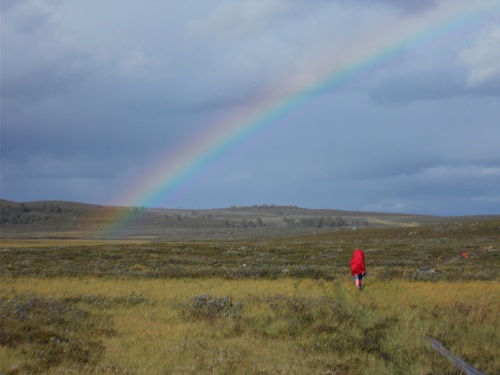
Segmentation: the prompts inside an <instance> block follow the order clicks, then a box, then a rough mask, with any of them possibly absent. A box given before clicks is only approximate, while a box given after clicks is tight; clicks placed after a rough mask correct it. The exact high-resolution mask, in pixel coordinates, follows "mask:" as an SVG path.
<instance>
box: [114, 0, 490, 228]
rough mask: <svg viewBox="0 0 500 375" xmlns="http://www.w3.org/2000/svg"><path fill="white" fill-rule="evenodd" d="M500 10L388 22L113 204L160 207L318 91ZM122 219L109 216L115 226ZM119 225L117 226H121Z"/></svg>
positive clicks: (152, 171) (239, 114) (466, 5)
mask: <svg viewBox="0 0 500 375" xmlns="http://www.w3.org/2000/svg"><path fill="white" fill-rule="evenodd" d="M499 14H500V4H499V2H498V1H495V0H493V1H491V0H486V1H459V0H457V1H449V2H445V4H444V5H439V6H437V7H436V9H434V10H432V11H429V12H427V13H422V14H420V15H417V16H407V17H403V19H400V20H398V21H395V22H393V23H392V24H391V23H389V24H387V25H385V27H384V28H383V29H381V30H378V31H377V32H376V33H374V34H373V35H371V36H369V37H367V38H366V39H364V40H362V41H360V42H359V43H356V44H355V45H350V46H349V47H348V48H345V49H344V50H342V56H341V57H339V54H333V53H332V54H331V55H328V54H327V55H326V56H325V57H324V59H323V63H322V64H319V66H318V67H316V69H315V74H314V75H312V76H304V77H299V78H300V79H299V80H298V82H295V83H293V84H291V85H290V84H289V83H285V82H281V83H278V84H276V85H275V87H273V88H271V89H269V90H267V91H266V92H265V93H260V95H259V96H258V97H254V98H251V99H249V100H248V101H247V103H245V105H244V106H242V107H241V108H240V109H239V110H236V111H235V112H234V113H233V114H232V115H231V116H228V117H227V118H225V119H224V120H222V121H218V122H217V123H215V124H212V125H211V126H207V127H206V129H207V131H206V132H205V133H203V134H200V135H198V136H197V137H195V138H193V139H189V141H188V142H187V143H186V144H184V145H182V146H181V147H179V148H178V149H177V150H176V151H175V152H169V153H167V154H165V155H164V156H163V157H160V158H159V159H158V161H157V162H156V163H154V164H153V165H151V166H150V167H149V168H148V169H147V170H146V171H145V172H144V173H143V174H142V175H141V176H140V177H139V178H137V181H138V182H137V183H136V184H135V185H132V186H131V187H129V188H127V189H125V190H124V191H123V192H122V194H121V195H119V196H118V199H117V200H116V202H113V204H114V205H123V206H129V207H130V206H136V207H137V206H139V207H140V206H143V207H155V206H159V205H160V206H161V202H162V200H163V199H164V198H165V197H172V196H174V195H175V194H180V193H181V191H182V188H183V187H184V186H185V185H187V184H188V183H189V181H190V180H192V179H193V178H195V177H196V176H199V175H200V174H201V173H204V172H205V171H207V170H210V168H211V167H213V166H214V165H215V164H216V163H217V162H220V161H222V160H224V158H225V157H227V156H228V155H229V154H230V153H231V152H234V151H235V150H237V149H238V148H239V147H240V146H241V145H243V144H245V142H248V140H250V139H252V138H253V137H255V136H257V135H258V134H259V133H262V132H263V131H264V130H265V129H271V128H272V127H273V126H278V125H276V124H278V123H280V122H281V123H282V122H283V121H282V120H283V118H284V117H285V116H286V115H287V114H289V113H291V112H292V111H293V110H295V109H296V108H300V107H303V106H304V105H305V104H306V103H307V102H308V100H310V98H311V97H312V96H314V95H317V94H321V93H322V92H340V91H341V90H342V89H343V88H345V87H349V85H353V84H355V83H356V82H357V81H358V80H362V79H363V77H366V76H367V75H368V76H369V75H370V73H371V72H372V71H375V70H377V69H380V68H381V67H383V66H384V65H385V64H391V63H392V62H394V61H395V60H396V58H397V57H398V56H399V55H401V54H402V53H403V52H404V51H405V50H406V49H407V48H412V47H418V48H423V47H426V46H432V45H433V44H435V43H439V42H441V41H443V40H446V38H447V37H457V36H460V35H461V33H462V32H464V31H467V28H468V27H469V26H470V25H477V24H479V25H480V24H481V23H483V22H484V21H485V20H486V19H487V18H488V17H490V16H498V15H499ZM119 221H120V220H119V218H113V219H111V222H110V224H114V225H112V226H113V228H116V227H117V225H116V223H117V222H119ZM118 226H119V225H118Z"/></svg>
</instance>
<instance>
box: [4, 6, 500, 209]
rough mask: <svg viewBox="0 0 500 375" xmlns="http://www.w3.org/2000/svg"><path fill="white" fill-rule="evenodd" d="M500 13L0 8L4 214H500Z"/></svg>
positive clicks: (458, 9)
mask: <svg viewBox="0 0 500 375" xmlns="http://www.w3.org/2000/svg"><path fill="white" fill-rule="evenodd" d="M499 145H500V1H498V0H477V1H474V2H471V1H469V0H370V1H369V0H359V1H347V0H342V1H341V0H240V1H233V0H172V1H160V0H144V1H132V0H105V1H103V0H2V2H1V194H0V196H1V198H2V199H7V200H13V201H18V202H27V201H37V200H66V201H77V202H84V203H94V204H102V205H127V206H145V207H164V208H193V209H204V208H223V207H230V206H251V205H261V204H268V205H272V204H274V205H295V206H299V207H306V208H320V209H321V208H325V209H327V208H328V209H343V210H352V211H372V212H394V213H413V214H426V215H443V216H450V215H476V214H500V146H499Z"/></svg>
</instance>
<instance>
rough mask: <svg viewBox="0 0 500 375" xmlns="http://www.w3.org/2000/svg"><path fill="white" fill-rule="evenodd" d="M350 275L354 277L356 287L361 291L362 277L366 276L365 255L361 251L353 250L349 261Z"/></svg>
mask: <svg viewBox="0 0 500 375" xmlns="http://www.w3.org/2000/svg"><path fill="white" fill-rule="evenodd" d="M351 274H352V275H353V276H354V280H355V282H356V287H357V288H358V289H359V290H362V289H363V276H365V275H366V267H365V253H364V252H363V250H361V249H356V250H354V253H353V255H352V259H351Z"/></svg>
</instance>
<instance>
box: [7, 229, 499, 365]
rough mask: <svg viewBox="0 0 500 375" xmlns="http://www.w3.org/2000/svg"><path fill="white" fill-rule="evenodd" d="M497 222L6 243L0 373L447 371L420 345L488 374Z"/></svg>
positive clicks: (493, 335) (495, 316)
mask: <svg viewBox="0 0 500 375" xmlns="http://www.w3.org/2000/svg"><path fill="white" fill-rule="evenodd" d="M499 229H500V223H499V222H498V221H489V222H488V221H484V222H471V223H451V224H440V225H432V226H427V227H426V226H420V227H417V228H365V229H359V230H355V231H354V230H345V231H331V232H330V233H323V234H316V235H307V236H306V235H301V236H288V237H279V238H262V239H246V240H234V241H216V240H212V241H193V242H157V241H155V242H147V241H136V242H132V241H96V240H92V241H84V240H57V239H50V240H43V239H37V240H16V239H5V240H4V241H2V245H1V247H0V374H32V373H47V374H87V373H88V374H102V373H104V374H106V373H108V374H198V373H214V374H459V372H458V370H456V369H455V368H454V367H453V365H452V364H451V363H449V362H448V361H447V360H446V359H444V358H442V357H441V356H440V355H439V354H438V353H436V352H434V351H433V350H432V349H431V348H430V346H429V344H428V343H427V341H426V337H427V336H430V337H434V338H436V339H438V340H439V341H441V342H443V343H444V344H445V345H446V346H447V347H448V348H450V349H451V350H452V351H453V352H455V353H456V354H458V355H460V356H461V357H462V358H464V359H465V360H467V361H468V362H470V363H471V364H473V365H474V366H475V367H477V368H478V369H480V370H481V371H483V372H485V373H487V374H495V373H499V372H500V360H499V358H500V356H499V355H498V342H499V341H500V340H499V334H498V332H500V329H499V328H500V327H499V314H500V283H499V281H500V280H499V265H500V262H499V251H498V249H499V247H500V230H499ZM356 247H361V248H363V249H364V250H365V252H366V256H367V268H368V277H367V279H366V281H365V290H364V291H362V292H360V291H358V290H356V289H355V287H354V285H353V282H352V280H351V278H350V276H349V268H348V264H349V258H350V256H351V254H352V250H353V249H354V248H356ZM464 252H465V253H467V257H466V258H465V257H462V255H461V254H462V253H464Z"/></svg>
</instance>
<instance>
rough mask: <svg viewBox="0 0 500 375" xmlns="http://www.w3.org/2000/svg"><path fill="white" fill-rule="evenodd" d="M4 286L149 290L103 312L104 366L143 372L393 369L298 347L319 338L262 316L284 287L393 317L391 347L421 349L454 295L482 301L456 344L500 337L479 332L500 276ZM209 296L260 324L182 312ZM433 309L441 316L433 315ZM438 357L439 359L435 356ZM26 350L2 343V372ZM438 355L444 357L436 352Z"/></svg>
mask: <svg viewBox="0 0 500 375" xmlns="http://www.w3.org/2000/svg"><path fill="white" fill-rule="evenodd" d="M0 293H1V295H4V296H6V295H7V296H8V295H13V294H21V293H33V294H37V295H42V296H46V297H53V298H68V297H75V296H82V295H83V296H89V295H94V296H105V297H119V296H130V295H136V296H141V297H143V298H145V299H146V302H145V303H142V304H139V305H136V306H123V305H117V306H112V307H110V308H108V309H107V311H106V313H108V314H110V315H111V316H112V318H113V321H114V328H115V330H116V332H117V334H116V335H115V336H113V337H102V341H103V343H104V345H105V347H106V351H105V357H104V359H103V360H102V362H101V363H100V364H99V366H100V367H99V368H100V369H119V371H122V372H126V371H129V372H131V373H137V374H157V373H178V374H183V373H199V372H213V373H228V374H229V373H238V374H253V373H258V372H262V373H308V372H310V373H325V371H326V370H325V365H324V363H325V361H326V363H329V365H328V366H330V367H329V368H332V369H334V368H336V369H337V371H340V370H341V369H342V368H347V367H345V366H346V363H348V361H352V360H358V361H359V360H362V361H363V362H364V364H363V366H362V367H361V368H363V369H365V370H366V372H362V373H380V374H390V373H391V372H392V371H393V370H394V369H392V368H391V367H390V365H387V364H386V363H385V362H384V361H381V360H380V359H377V358H376V357H375V356H373V355H371V354H366V355H363V356H361V357H360V356H359V355H358V356H356V357H351V356H350V354H349V353H344V354H336V353H324V354H311V353H309V352H307V351H301V349H300V348H301V347H304V348H305V347H308V346H310V345H314V341H315V339H308V338H301V337H288V336H283V335H281V336H280V335H278V334H274V333H275V332H282V331H283V329H285V328H286V327H283V326H282V325H283V324H284V323H283V322H282V321H279V320H276V322H265V317H266V316H269V315H268V313H269V311H266V309H267V310H269V307H266V306H265V305H264V304H263V303H262V302H261V300H259V298H260V299H262V298H264V297H269V296H275V295H277V294H281V295H284V296H290V297H307V298H309V297H310V298H318V297H326V298H332V299H333V300H338V301H340V302H342V303H344V304H345V306H347V308H348V310H349V313H352V314H367V318H366V319H374V320H376V319H379V318H381V317H389V318H390V317H394V318H395V319H397V320H398V325H397V328H394V329H393V331H394V332H391V336H390V339H388V340H386V341H385V342H384V345H385V346H386V348H385V349H386V350H388V351H391V352H393V353H394V355H395V356H398V355H400V356H405V355H406V354H405V353H406V351H412V350H414V349H415V347H424V346H425V345H426V344H425V335H427V334H439V333H440V332H442V331H443V332H444V331H445V330H446V329H447V328H446V324H449V323H450V322H453V320H452V319H453V311H450V315H449V316H448V315H446V314H447V307H450V306H458V305H456V304H457V303H458V304H461V305H459V307H460V306H475V308H476V309H477V311H476V312H475V311H472V312H471V313H470V314H469V315H467V316H468V319H471V320H472V322H471V324H475V325H474V330H475V331H476V332H470V330H468V329H467V327H463V331H464V337H463V341H460V342H458V343H457V348H458V349H464V350H468V351H471V349H467V348H465V347H466V346H467V343H471V342H472V343H473V344H474V345H476V344H477V345H482V344H484V345H486V347H485V349H484V350H494V351H495V350H496V349H495V348H491V347H488V345H489V346H492V345H493V344H494V343H492V342H491V340H490V341H486V342H484V343H481V342H479V341H478V340H480V338H481V337H485V336H488V335H492V334H493V335H495V334H496V333H494V332H492V330H495V329H496V330H497V331H498V328H499V327H498V325H499V319H498V316H499V313H500V299H499V298H500V283H498V282H454V283H449V282H437V283H426V282H413V283H409V282H403V281H390V282H382V281H377V280H374V281H371V282H367V283H366V289H365V290H364V291H363V292H359V291H357V290H356V289H355V288H354V286H353V283H352V280H350V279H347V278H346V279H342V280H337V281H335V282H326V281H321V280H320V281H318V280H309V279H280V280H224V279H173V280H172V279H168V280H159V279H155V280H119V279H96V278H79V279H77V278H54V279H39V278H17V279H9V278H7V279H2V280H1V283H0ZM203 294H210V295H213V296H229V297H231V298H232V299H233V301H243V303H244V314H243V315H244V321H245V322H247V325H248V326H250V325H251V324H253V326H252V327H253V328H252V329H245V328H243V329H241V328H239V327H238V324H241V322H236V321H227V320H225V321H215V322H207V321H204V320H194V319H189V318H186V317H185V316H183V314H182V313H181V311H180V308H179V305H180V304H182V303H189V301H190V297H193V296H197V295H203ZM259 301H260V302H259ZM441 307H442V309H441ZM86 308H88V306H86ZM90 308H96V307H90ZM436 309H438V310H436ZM436 311H437V312H436ZM433 313H434V314H441V315H440V316H438V318H436V317H435V316H433V315H432V314H433ZM486 313H488V314H491V313H493V314H492V315H491V316H489V321H485V322H484V324H483V323H481V319H483V320H484V316H483V315H484V314H486ZM427 314H428V316H426V315H427ZM443 314H444V315H443ZM368 315H369V316H368ZM266 319H267V318H266ZM440 319H441V320H443V321H440ZM445 320H446V322H445ZM478 322H479V324H478ZM263 324H268V325H267V326H266V328H265V331H266V332H267V333H266V334H256V330H258V329H259V328H258V327H259V325H263ZM273 324H275V326H273ZM481 324H483V325H484V327H483V328H481ZM280 325H281V326H280ZM354 328H355V327H354ZM460 329H462V328H460ZM318 334H319V335H320V334H324V333H318ZM472 352H473V350H472ZM426 355H429V354H428V353H427V354H426ZM431 355H433V356H434V355H435V356H436V357H439V356H438V355H437V354H431ZM19 356H20V353H19V352H17V351H15V350H12V349H7V348H4V347H0V373H2V371H7V370H8V369H10V368H12V366H14V365H15V364H16V361H20V360H21V357H19ZM401 360H404V358H402V359H401ZM434 361H440V359H439V358H434ZM443 361H444V360H443ZM328 366H327V368H328ZM342 366H344V367H342ZM492 366H494V368H496V369H499V368H500V363H498V360H497V361H496V362H495V364H494V365H492ZM54 371H56V372H55V373H61V374H62V373H70V372H71V369H57V370H54ZM103 371H104V370H103ZM117 371H118V370H117ZM332 371H333V370H332ZM426 371H430V372H432V369H431V368H425V366H424V368H422V365H420V367H418V368H417V367H415V368H411V367H409V373H416V374H417V373H426ZM332 373H334V372H332ZM340 373H342V372H340Z"/></svg>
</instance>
